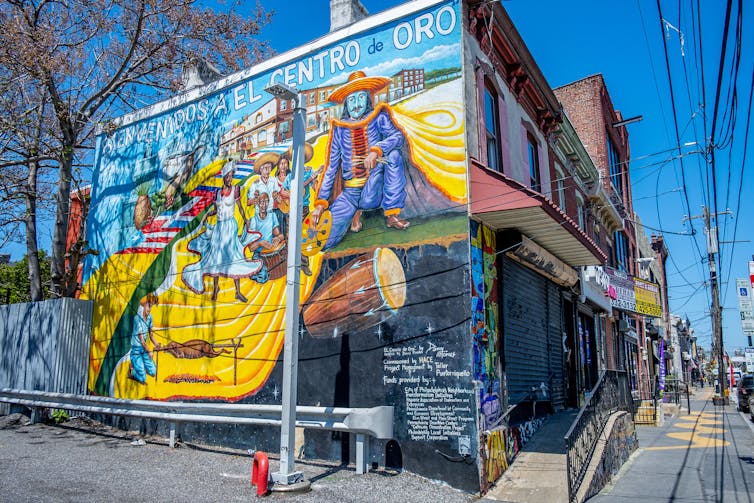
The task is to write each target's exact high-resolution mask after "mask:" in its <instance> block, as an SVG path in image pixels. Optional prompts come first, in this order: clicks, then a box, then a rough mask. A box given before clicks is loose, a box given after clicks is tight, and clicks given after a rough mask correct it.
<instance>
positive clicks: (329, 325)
mask: <svg viewBox="0 0 754 503" xmlns="http://www.w3.org/2000/svg"><path fill="white" fill-rule="evenodd" d="M405 303H406V275H405V272H404V271H403V264H401V261H400V259H399V258H398V256H397V255H396V254H395V252H394V251H393V250H391V249H390V248H377V249H375V251H374V253H373V254H372V255H371V257H370V255H361V256H359V257H357V258H355V259H354V260H352V261H350V262H348V263H347V264H346V265H344V266H343V267H341V268H340V269H338V270H337V271H336V272H335V274H333V275H332V276H331V277H330V278H329V279H328V280H327V281H325V282H324V283H323V284H322V285H321V286H320V287H319V288H318V289H317V290H316V291H315V292H314V293H313V294H312V296H311V297H310V298H309V300H308V301H307V303H306V305H305V306H304V308H303V314H304V324H305V325H306V329H307V330H308V331H309V333H310V334H311V335H312V337H320V338H321V337H338V336H339V335H342V334H344V333H346V332H347V333H349V334H354V333H358V332H363V331H364V330H366V329H369V328H370V327H373V326H374V325H377V324H378V323H381V322H383V321H385V320H386V319H388V318H390V317H391V316H392V315H393V314H395V313H396V312H397V311H398V310H399V309H400V308H401V307H403V305H404V304H405Z"/></svg>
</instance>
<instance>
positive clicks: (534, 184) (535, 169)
mask: <svg viewBox="0 0 754 503" xmlns="http://www.w3.org/2000/svg"><path fill="white" fill-rule="evenodd" d="M526 148H527V151H528V155H529V186H530V187H531V188H532V189H534V190H536V191H537V192H541V191H542V183H541V181H540V178H539V148H538V146H537V140H536V139H535V138H534V135H532V134H531V133H526Z"/></svg>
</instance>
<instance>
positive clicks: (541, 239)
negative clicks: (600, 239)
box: [471, 159, 607, 267]
mask: <svg viewBox="0 0 754 503" xmlns="http://www.w3.org/2000/svg"><path fill="white" fill-rule="evenodd" d="M471 214H472V217H473V218H475V219H476V220H479V221H480V222H482V223H483V224H485V225H486V226H488V227H490V228H492V229H494V230H498V231H501V230H505V229H516V230H518V231H519V232H521V234H525V235H526V236H528V237H529V238H531V239H532V240H534V241H535V242H536V243H537V244H539V245H540V246H542V247H543V248H545V249H546V250H547V251H549V252H550V253H552V254H553V255H555V256H556V257H558V258H560V259H561V260H563V261H564V262H565V263H567V264H568V265H569V266H571V267H578V266H582V265H599V264H603V263H605V260H606V259H607V256H606V255H605V254H604V253H603V252H602V250H600V249H599V247H598V246H597V245H596V244H595V242H594V241H592V240H591V239H590V238H589V236H587V235H586V234H585V233H584V231H582V230H581V229H580V228H579V226H578V225H577V224H576V222H574V221H573V220H572V219H571V218H570V217H569V216H568V215H566V214H565V213H563V212H562V211H561V210H560V208H558V206H557V205H555V203H553V202H552V201H550V200H549V199H547V198H546V197H545V196H543V195H542V194H540V193H538V192H535V191H533V190H531V189H530V188H529V187H526V186H525V185H523V184H521V183H519V182H517V181H515V180H513V179H511V178H508V177H507V176H505V175H504V174H502V173H498V172H497V171H492V170H489V169H487V168H485V167H483V166H481V165H480V164H478V163H477V162H475V161H474V160H473V159H472V160H471Z"/></svg>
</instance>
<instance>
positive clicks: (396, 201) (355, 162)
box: [311, 71, 409, 249]
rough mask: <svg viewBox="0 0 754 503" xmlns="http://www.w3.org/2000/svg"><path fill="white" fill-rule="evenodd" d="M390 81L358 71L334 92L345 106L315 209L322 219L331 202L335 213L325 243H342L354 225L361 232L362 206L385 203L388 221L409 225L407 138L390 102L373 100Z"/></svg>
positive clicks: (314, 214)
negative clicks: (406, 217)
mask: <svg viewBox="0 0 754 503" xmlns="http://www.w3.org/2000/svg"><path fill="white" fill-rule="evenodd" d="M390 82H391V80H390V79H388V78H386V77H367V76H366V75H365V74H364V72H361V71H357V72H354V73H352V74H351V75H350V76H349V77H348V82H347V83H346V84H344V85H342V86H341V87H339V88H337V89H336V90H335V91H333V93H332V94H331V95H330V101H331V102H333V103H343V105H344V106H343V115H342V116H341V119H340V120H333V128H332V130H331V133H330V149H329V152H328V159H327V164H326V166H325V173H324V175H323V177H322V183H321V185H320V188H319V193H318V194H317V201H316V202H315V205H314V210H313V211H312V215H311V217H312V222H313V223H314V224H315V225H316V224H317V223H318V222H319V218H320V216H321V215H322V212H323V211H324V210H325V209H327V208H328V207H329V209H330V211H331V213H332V231H331V233H330V236H329V237H328V239H327V242H326V243H325V245H324V247H323V249H328V248H332V247H333V246H335V245H337V244H338V243H340V241H341V240H342V239H343V237H344V235H345V233H346V232H347V231H348V229H349V227H350V229H351V231H352V232H359V231H360V230H361V228H362V223H361V212H362V210H374V209H377V208H382V210H383V213H384V215H385V224H386V225H387V226H388V227H392V228H394V229H399V230H405V229H406V228H408V226H409V222H408V221H406V220H404V219H402V218H401V217H400V213H401V210H402V209H403V207H404V204H405V200H406V173H405V170H404V164H403V156H402V154H401V147H403V145H404V144H405V138H404V135H403V133H402V132H401V130H400V129H398V127H397V126H396V125H395V123H394V122H393V119H392V117H391V116H390V108H389V106H388V105H387V104H385V103H380V104H378V105H377V106H376V107H375V106H374V105H373V103H372V102H373V99H374V95H375V93H378V92H379V91H381V90H383V89H385V88H386V87H387V86H389V85H390ZM339 185H342V190H341V192H340V193H338V192H337V189H336V187H338V186H339Z"/></svg>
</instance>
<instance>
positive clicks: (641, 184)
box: [262, 0, 754, 349]
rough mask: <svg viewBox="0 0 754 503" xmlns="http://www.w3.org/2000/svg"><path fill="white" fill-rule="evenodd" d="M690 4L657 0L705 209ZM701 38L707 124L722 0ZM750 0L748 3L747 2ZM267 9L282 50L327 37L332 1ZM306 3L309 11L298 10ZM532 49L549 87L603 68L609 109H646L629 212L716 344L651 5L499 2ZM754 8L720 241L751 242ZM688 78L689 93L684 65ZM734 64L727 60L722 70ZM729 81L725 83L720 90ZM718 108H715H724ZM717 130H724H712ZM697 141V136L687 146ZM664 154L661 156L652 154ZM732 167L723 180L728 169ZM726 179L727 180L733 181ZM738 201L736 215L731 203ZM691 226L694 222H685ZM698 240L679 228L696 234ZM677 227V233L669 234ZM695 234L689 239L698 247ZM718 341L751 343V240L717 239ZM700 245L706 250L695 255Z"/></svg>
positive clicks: (695, 184) (687, 166)
mask: <svg viewBox="0 0 754 503" xmlns="http://www.w3.org/2000/svg"><path fill="white" fill-rule="evenodd" d="M362 3H363V4H364V5H365V7H366V8H367V9H368V10H369V12H370V13H377V12H380V11H382V10H385V9H387V8H390V7H394V6H396V5H399V4H401V3H403V2H401V1H395V0H393V1H391V0H388V1H385V0H362ZM692 3H694V4H695V2H689V1H686V0H683V1H682V2H681V4H682V12H681V13H680V14H681V19H680V22H679V11H678V4H679V2H677V1H673V2H670V1H668V0H664V1H663V2H661V7H662V9H663V18H664V19H666V20H667V21H668V22H669V23H670V24H671V25H672V26H673V27H674V28H679V27H680V29H681V32H682V33H684V48H683V52H684V55H683V56H682V55H681V46H680V38H679V34H678V33H677V32H676V31H674V30H673V28H668V34H669V38H668V39H667V48H668V60H669V66H670V73H671V78H672V80H673V86H674V92H675V100H676V110H677V117H678V122H679V129H680V130H681V135H680V136H681V142H680V143H681V145H685V144H687V143H690V145H688V146H685V147H683V148H682V150H681V152H683V170H684V172H683V174H685V179H686V183H685V186H686V194H687V196H688V201H689V202H688V205H689V206H690V208H691V214H692V216H696V215H700V214H701V212H702V205H703V204H710V203H709V202H707V201H706V197H705V187H706V186H707V185H706V184H705V183H703V180H704V179H705V178H707V176H708V174H707V171H706V166H705V163H704V161H703V159H702V158H701V156H700V155H699V154H696V153H694V151H697V150H700V147H699V145H704V133H703V122H702V121H703V117H704V115H705V110H702V108H701V107H700V106H699V103H700V102H701V99H700V98H699V96H700V94H701V93H700V92H699V81H700V79H699V78H697V77H696V75H698V68H699V66H698V65H697V63H696V53H695V52H694V50H693V46H694V40H695V36H694V33H691V29H690V25H689V22H688V19H689V16H688V12H689V6H690V5H691V4H692ZM701 3H702V4H703V5H702V10H703V17H702V20H703V21H702V46H703V51H704V52H703V57H704V67H705V68H704V72H705V79H704V80H705V83H706V96H707V109H706V114H707V121H708V123H707V125H708V127H709V126H710V125H711V118H712V111H713V110H712V109H713V104H714V97H715V90H716V89H715V84H716V83H717V72H718V64H719V61H720V46H721V39H722V27H723V21H724V14H725V3H724V2H722V1H720V0H714V1H712V0H706V1H704V2H701ZM745 3H746V2H745ZM262 5H264V6H265V7H266V8H272V9H275V10H276V15H275V17H274V19H273V22H272V24H271V25H270V26H269V27H267V29H265V31H264V33H263V35H264V36H265V37H266V38H267V39H269V40H270V41H271V43H272V45H273V47H274V48H275V49H276V50H277V51H279V52H283V51H285V50H287V49H290V48H293V47H296V46H298V45H302V44H305V43H306V42H308V41H311V40H313V39H316V38H317V37H319V36H322V35H324V34H325V33H327V30H328V28H329V2H328V1H327V0H316V1H315V2H313V4H312V3H306V4H304V3H302V2H279V1H273V0H263V1H262ZM309 5H312V6H313V8H307V7H304V6H309ZM503 5H504V6H505V8H506V9H507V11H508V13H509V14H510V16H511V17H512V18H513V21H514V23H515V24H516V27H517V28H518V30H519V32H520V33H521V35H522V36H523V38H524V40H525V41H526V43H527V45H528V46H529V49H530V51H531V52H532V53H533V55H534V57H535V59H536V61H537V62H538V64H539V65H540V67H541V69H542V71H543V73H544V75H545V76H546V77H547V79H548V80H549V82H550V84H551V85H552V86H553V87H557V86H560V85H564V84H567V83H569V82H573V81H575V80H578V79H580V78H583V77H586V76H588V75H592V74H595V73H602V74H603V75H604V76H605V80H606V82H607V86H608V89H609V91H610V94H611V96H612V99H613V103H614V104H615V106H616V107H617V108H618V109H619V110H621V112H622V113H623V115H624V116H625V117H632V116H635V115H643V117H644V119H643V120H642V121H641V122H639V123H636V124H632V125H630V126H628V127H629V134H630V142H631V153H632V159H633V160H632V162H631V165H630V166H631V167H630V169H631V177H632V181H633V195H634V205H635V210H636V212H637V213H638V214H639V216H640V217H641V219H642V220H643V222H644V223H645V225H647V226H651V227H654V228H656V229H662V231H664V235H665V239H666V242H667V243H668V247H669V248H670V252H671V255H672V258H671V260H669V261H668V280H669V285H670V295H669V297H670V306H671V311H672V312H673V313H675V314H679V315H681V316H682V317H684V318H685V317H688V318H689V319H690V320H691V321H692V326H693V327H694V328H695V333H696V335H697V336H698V337H699V340H700V342H701V344H702V345H704V346H707V347H708V346H709V344H710V341H711V322H710V317H709V304H710V295H709V287H708V279H709V270H708V268H707V266H706V264H703V263H702V257H704V259H705V260H706V251H705V249H706V244H705V237H704V233H703V225H702V222H701V220H694V221H692V223H689V222H688V221H686V222H684V221H683V219H684V216H685V215H687V214H688V211H687V209H686V203H685V197H684V195H683V191H682V190H681V187H682V186H683V180H682V179H683V178H684V177H683V176H682V173H681V164H680V160H678V159H675V160H673V159H672V158H673V157H678V154H679V152H678V150H675V151H673V150H670V151H669V152H668V150H669V149H672V148H673V147H676V146H677V142H676V139H675V128H674V123H673V119H672V107H671V98H670V92H669V84H668V76H667V70H666V67H665V53H664V49H663V43H664V37H663V31H662V30H661V28H660V26H661V23H660V16H659V14H658V10H657V6H656V2H654V1H651V0H625V1H620V2H605V1H604V0H572V1H569V2H563V1H562V0H537V1H525V0H510V1H505V2H503ZM751 21H752V19H751V14H750V13H749V12H748V11H745V12H744V20H743V37H742V39H743V41H744V43H743V48H742V57H741V61H742V64H741V68H740V75H739V84H738V85H739V87H738V95H739V105H738V110H739V113H738V115H737V118H738V123H737V126H736V130H735V132H734V139H733V149H732V155H730V156H729V152H730V149H727V150H718V151H717V153H716V160H717V178H718V210H719V211H723V210H724V209H726V208H730V209H731V211H733V212H735V215H734V216H733V217H725V218H721V219H720V222H719V224H720V230H721V237H720V239H721V241H731V240H733V234H734V226H735V225H736V221H738V222H739V223H738V229H737V232H736V235H735V239H736V240H738V241H741V240H752V239H754V236H753V235H754V231H753V230H752V229H754V227H753V226H752V225H751V224H750V223H749V222H750V219H751V217H752V216H754V198H753V197H751V195H750V194H751V192H752V190H754V166H751V164H752V161H751V159H752V157H754V151H753V152H750V153H749V155H748V160H747V163H746V164H747V166H746V174H745V177H744V180H743V183H742V187H743V192H742V197H741V205H740V208H739V207H738V197H737V196H738V187H739V183H740V182H741V180H740V170H741V162H742V159H741V156H742V147H743V136H744V128H745V123H746V113H745V112H746V110H747V105H748V103H747V100H748V90H749V85H750V82H751V81H750V78H751V71H752V70H751V61H754V57H752V54H751V51H752V47H751V44H750V43H748V44H747V40H749V41H751V40H753V39H754V38H752V34H751V32H750V30H749V27H750V26H752V23H751ZM729 54H730V51H729ZM684 59H685V62H686V75H688V79H689V80H688V81H689V84H690V86H689V87H690V90H689V91H687V86H686V79H685V78H684V68H683V62H684ZM727 68H729V65H726V69H727ZM728 87H729V79H728V78H724V79H723V81H722V91H723V96H725V91H726V90H727V89H728ZM721 106H722V105H721ZM718 137H719V135H718ZM693 142H697V143H696V144H694V143H693ZM659 152H663V153H661V154H658V153H659ZM729 172H730V175H731V176H730V184H729V182H728V174H729ZM727 187H730V189H728V188H727ZM737 209H738V211H736V210H737ZM692 225H693V227H692ZM692 229H693V231H694V232H695V236H693V237H692V236H690V235H686V234H689V233H690V232H691V231H692ZM672 233H678V234H672ZM694 241H696V244H694ZM721 250H722V253H723V254H722V257H723V260H722V269H721V274H720V280H721V282H722V287H721V294H722V300H723V307H724V308H725V309H724V317H723V328H724V341H725V345H726V347H727V348H728V349H732V348H737V347H742V346H744V345H745V344H746V340H745V338H744V336H743V333H742V331H741V325H740V321H739V317H738V316H739V315H738V307H737V306H738V305H737V297H736V291H735V279H736V278H738V277H747V276H748V269H747V267H748V261H749V260H751V258H752V257H751V255H752V253H754V243H751V242H741V243H736V244H735V245H733V244H729V243H723V244H721ZM700 251H701V254H700Z"/></svg>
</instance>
